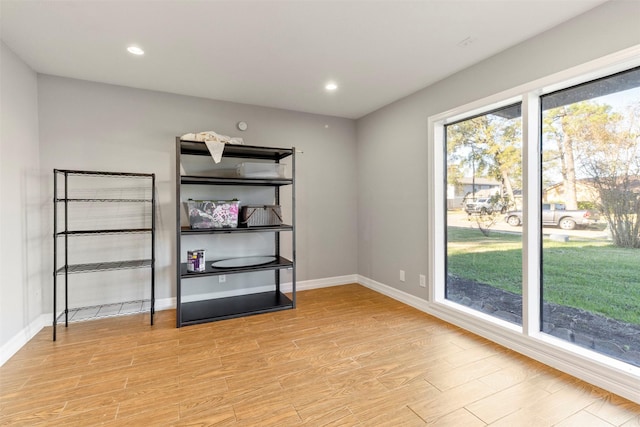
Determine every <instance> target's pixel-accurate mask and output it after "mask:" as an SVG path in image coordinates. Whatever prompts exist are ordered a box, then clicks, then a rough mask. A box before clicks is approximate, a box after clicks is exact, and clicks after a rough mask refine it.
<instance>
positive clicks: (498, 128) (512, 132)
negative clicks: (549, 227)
mask: <svg viewBox="0 0 640 427" xmlns="http://www.w3.org/2000/svg"><path fill="white" fill-rule="evenodd" d="M521 141H522V131H521V120H520V118H519V117H518V118H517V119H508V118H505V117H501V116H499V115H496V114H486V115H483V116H478V117H475V118H473V119H469V120H465V121H463V122H459V123H456V124H454V125H451V126H449V127H448V128H447V164H448V165H449V168H448V169H449V170H451V166H455V165H457V166H458V168H459V169H465V168H466V169H471V171H472V173H473V175H474V177H487V178H494V179H496V180H498V181H500V182H501V183H502V184H503V186H504V190H505V192H506V193H507V199H508V200H509V201H513V200H514V199H515V197H514V188H516V187H518V188H522V157H521V147H522V142H521ZM456 176H457V177H458V178H459V177H460V174H459V173H458V174H449V178H454V179H455V177H456ZM449 183H450V184H455V182H449Z"/></svg>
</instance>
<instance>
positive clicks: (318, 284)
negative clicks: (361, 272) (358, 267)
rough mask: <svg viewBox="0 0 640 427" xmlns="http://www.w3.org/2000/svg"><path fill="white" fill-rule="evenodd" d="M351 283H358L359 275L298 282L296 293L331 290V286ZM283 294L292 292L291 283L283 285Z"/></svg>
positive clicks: (281, 287) (281, 288)
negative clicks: (311, 290) (323, 289)
mask: <svg viewBox="0 0 640 427" xmlns="http://www.w3.org/2000/svg"><path fill="white" fill-rule="evenodd" d="M350 283H358V275H357V274H349V275H346V276H335V277H326V278H324V279H313V280H303V281H301V282H296V291H308V290H310V289H320V288H329V287H331V286H340V285H348V284H350ZM280 290H281V291H282V292H291V290H292V286H291V282H288V283H283V284H282V285H281V286H280Z"/></svg>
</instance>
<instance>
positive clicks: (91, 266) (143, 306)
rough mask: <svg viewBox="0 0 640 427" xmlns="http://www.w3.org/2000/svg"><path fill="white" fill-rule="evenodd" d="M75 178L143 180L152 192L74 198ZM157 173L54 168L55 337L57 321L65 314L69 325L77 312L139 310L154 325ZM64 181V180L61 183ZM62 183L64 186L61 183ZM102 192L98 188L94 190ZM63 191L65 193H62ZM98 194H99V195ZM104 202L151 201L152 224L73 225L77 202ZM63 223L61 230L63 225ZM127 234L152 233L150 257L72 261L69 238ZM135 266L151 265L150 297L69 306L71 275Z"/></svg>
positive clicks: (114, 313) (108, 313) (107, 313)
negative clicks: (61, 288) (60, 248)
mask: <svg viewBox="0 0 640 427" xmlns="http://www.w3.org/2000/svg"><path fill="white" fill-rule="evenodd" d="M74 177H102V178H108V179H111V178H113V179H136V180H141V181H142V182H143V183H144V184H143V185H142V188H143V189H144V190H146V193H148V194H149V196H148V197H143V198H139V197H71V196H70V193H73V192H74V188H73V182H70V181H73V179H74ZM155 180H156V177H155V174H144V173H128V172H100V171H82V170H68V169H54V170H53V266H54V267H53V340H54V341H55V340H56V330H57V324H58V323H59V322H61V318H62V317H64V324H65V327H68V326H69V323H70V322H71V321H72V320H71V319H70V318H71V317H73V315H74V314H75V313H78V312H83V311H84V312H92V313H95V314H94V315H93V316H92V317H91V318H99V317H110V316H117V315H123V314H133V313H136V312H142V311H147V310H148V311H149V313H150V324H151V325H153V315H154V314H155V217H156V212H155V206H156V203H155ZM59 181H62V182H59ZM61 185H62V187H63V188H62V189H60V186H61ZM95 191H96V192H97V193H99V189H96V190H95ZM59 192H61V193H62V195H60V194H59ZM98 195H99V194H98ZM101 203H134V204H139V203H143V204H150V206H151V209H150V212H149V214H148V215H150V223H151V226H150V227H143V228H139V227H138V228H92V229H74V225H73V224H70V218H69V217H70V211H71V210H72V209H74V208H72V207H71V206H74V207H75V206H78V205H87V204H89V205H94V204H101ZM60 205H62V206H61V207H62V221H59V218H58V215H59V213H58V209H59V208H60ZM59 222H62V223H63V224H64V225H63V226H62V230H60V229H59V228H60V224H59ZM121 234H122V235H128V234H146V235H149V236H150V239H149V240H150V254H151V258H148V259H134V260H119V261H108V262H92V263H71V260H70V256H69V247H70V245H71V244H72V242H70V238H76V237H82V236H100V235H121ZM60 240H62V243H61V244H62V245H63V250H64V255H63V265H62V266H60V267H59V266H58V264H59V260H58V245H59V244H60V242H59V241H60ZM134 268H149V269H150V270H151V280H150V282H151V283H150V287H151V292H150V299H149V300H136V301H123V302H120V303H108V304H103V305H96V306H91V307H77V308H69V275H70V274H77V273H92V272H102V271H113V270H126V269H134ZM58 276H61V277H62V280H63V282H64V311H63V312H62V313H61V314H58V298H57V297H58ZM82 320H87V319H86V318H83V319H82Z"/></svg>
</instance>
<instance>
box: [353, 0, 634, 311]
mask: <svg viewBox="0 0 640 427" xmlns="http://www.w3.org/2000/svg"><path fill="white" fill-rule="evenodd" d="M638 16H640V3H639V2H635V1H613V2H608V3H605V4H604V5H603V6H601V7H598V8H596V9H593V10H591V11H589V12H587V13H586V14H584V15H581V16H579V17H577V18H575V19H573V20H571V21H569V22H567V23H565V24H562V25H561V26H559V27H556V28H554V29H552V30H550V31H547V32H546V33H543V34H541V35H540V36H538V37H535V38H533V39H530V40H528V41H526V42H524V43H522V44H520V45H518V46H515V47H513V48H511V49H508V50H506V51H504V52H502V53H500V54H498V55H496V56H494V57H492V58H489V59H487V60H485V61H483V62H481V63H479V64H477V65H475V66H473V67H470V68H467V69H465V70H463V71H462V72H459V73H457V74H455V75H453V76H451V77H449V78H447V79H445V80H442V81H440V82H438V83H437V84H434V85H432V86H429V87H427V88H425V89H423V90H421V91H419V92H417V93H415V94H413V95H411V96H408V97H406V98H404V99H402V100H400V101H397V102H395V103H393V104H390V105H388V106H386V107H384V108H382V109H380V110H378V111H376V112H374V113H372V114H369V115H367V116H366V117H363V118H362V119H360V120H358V122H357V132H358V137H357V139H358V273H359V274H360V275H362V276H364V277H367V278H369V279H372V280H374V281H376V282H379V283H383V284H385V285H388V286H391V287H393V288H396V289H398V290H401V291H404V292H407V293H409V294H412V295H414V296H417V297H420V298H425V299H426V298H427V290H426V289H425V288H421V287H419V282H418V275H419V274H420V273H424V274H426V273H427V264H428V248H427V242H428V238H429V236H428V235H427V222H428V218H429V215H431V214H432V212H433V209H434V207H433V206H429V205H428V204H427V196H428V191H429V184H430V183H429V182H428V180H427V164H428V162H429V158H428V155H427V153H428V150H427V119H428V117H429V116H431V115H435V114H438V113H442V112H445V111H447V110H449V109H451V108H454V107H457V106H461V105H464V104H467V103H469V102H472V101H474V100H477V99H481V98H484V97H487V96H489V95H493V94H496V93H498V92H501V91H503V90H506V89H509V88H512V87H515V86H518V85H520V84H523V83H526V82H529V81H532V80H535V79H538V78H541V77H544V76H546V75H549V74H551V73H554V72H558V71H561V70H564V69H566V68H569V67H572V66H575V65H578V64H581V63H584V62H587V61H590V60H593V59H596V58H599V57H602V56H604V55H607V54H610V53H613V52H616V51H618V50H622V49H624V48H628V47H631V46H633V45H636V44H639V43H640V26H639V25H638ZM525 21H526V17H523V22H525ZM470 48H473V47H472V46H471V47H470ZM400 269H403V270H405V271H406V278H407V281H406V282H400V280H399V274H398V271H399V270H400Z"/></svg>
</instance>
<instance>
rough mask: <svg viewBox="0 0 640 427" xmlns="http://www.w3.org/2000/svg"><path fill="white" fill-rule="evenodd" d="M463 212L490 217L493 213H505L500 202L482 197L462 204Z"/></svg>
mask: <svg viewBox="0 0 640 427" xmlns="http://www.w3.org/2000/svg"><path fill="white" fill-rule="evenodd" d="M464 210H465V212H466V213H467V214H469V215H471V214H481V215H486V214H489V215H490V214H492V213H494V212H500V213H504V212H505V211H506V208H505V206H504V205H503V204H502V202H501V201H500V200H495V198H491V197H483V198H479V199H476V200H475V201H474V200H473V199H471V200H470V201H467V202H466V203H465V204H464Z"/></svg>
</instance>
